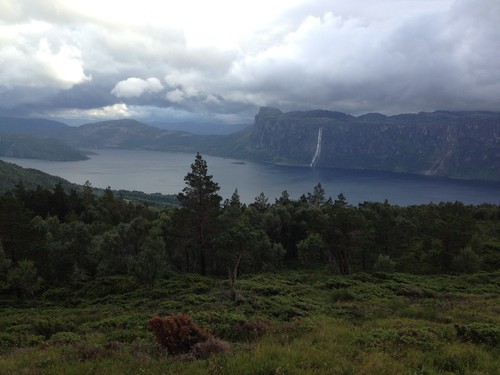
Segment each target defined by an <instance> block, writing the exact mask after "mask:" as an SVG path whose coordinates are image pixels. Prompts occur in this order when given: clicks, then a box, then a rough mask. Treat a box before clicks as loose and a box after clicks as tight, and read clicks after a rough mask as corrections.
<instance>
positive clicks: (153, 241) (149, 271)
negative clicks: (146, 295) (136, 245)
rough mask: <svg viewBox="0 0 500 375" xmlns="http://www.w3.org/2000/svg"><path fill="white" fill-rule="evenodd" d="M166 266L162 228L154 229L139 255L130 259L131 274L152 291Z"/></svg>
mask: <svg viewBox="0 0 500 375" xmlns="http://www.w3.org/2000/svg"><path fill="white" fill-rule="evenodd" d="M166 264H167V262H166V255H165V241H163V238H162V235H161V230H160V228H153V229H152V230H151V231H150V233H149V235H148V237H147V238H146V241H145V242H144V245H143V246H142V247H141V251H140V252H139V254H138V255H137V256H135V257H131V258H130V261H129V272H130V273H131V274H133V275H134V276H135V277H137V278H138V279H139V280H140V281H142V282H143V283H144V284H145V285H146V287H147V288H148V289H150V290H151V289H153V288H154V286H155V284H156V282H157V281H158V279H159V278H160V277H161V276H162V275H163V273H164V272H165V268H166Z"/></svg>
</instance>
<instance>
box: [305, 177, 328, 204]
mask: <svg viewBox="0 0 500 375" xmlns="http://www.w3.org/2000/svg"><path fill="white" fill-rule="evenodd" d="M307 201H308V202H309V204H310V205H311V206H316V207H320V206H322V205H323V204H325V202H326V198H325V189H323V186H321V183H319V182H318V184H317V185H316V186H315V187H314V191H313V193H312V194H311V193H307Z"/></svg>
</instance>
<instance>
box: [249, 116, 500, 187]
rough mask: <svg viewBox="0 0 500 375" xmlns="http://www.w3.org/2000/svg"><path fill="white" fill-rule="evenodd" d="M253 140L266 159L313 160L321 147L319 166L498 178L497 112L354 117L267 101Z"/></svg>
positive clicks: (499, 137)
mask: <svg viewBox="0 0 500 375" xmlns="http://www.w3.org/2000/svg"><path fill="white" fill-rule="evenodd" d="M320 129H321V136H320V138H321V142H318V135H319V133H320ZM249 139H250V144H251V148H252V150H253V153H254V157H255V158H257V159H259V160H261V161H268V162H275V163H286V164H295V165H310V164H311V163H312V162H313V159H314V155H315V154H316V156H317V157H316V160H315V163H314V164H315V165H316V166H319V167H337V168H353V169H374V170H388V171H396V172H409V173H419V174H429V175H441V176H450V177H458V178H476V179H490V180H500V113H493V112H444V111H438V112H433V113H419V114H415V115H411V114H409V115H397V116H389V117H388V116H383V115H380V114H368V115H364V116H359V117H354V116H350V115H346V114H343V113H339V112H329V111H311V112H289V113H283V112H281V111H279V110H277V109H272V108H262V109H261V110H260V112H259V113H258V114H257V116H255V123H254V125H253V126H252V128H251V133H250V136H249ZM318 152H319V153H318Z"/></svg>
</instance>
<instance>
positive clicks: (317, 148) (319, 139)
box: [309, 128, 323, 167]
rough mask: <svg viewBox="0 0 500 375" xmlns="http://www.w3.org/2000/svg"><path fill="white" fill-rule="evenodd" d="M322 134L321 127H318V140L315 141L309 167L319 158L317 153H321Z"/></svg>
mask: <svg viewBox="0 0 500 375" xmlns="http://www.w3.org/2000/svg"><path fill="white" fill-rule="evenodd" d="M322 134H323V128H319V130H318V142H317V143H316V152H315V153H314V156H313V158H312V161H311V164H310V165H309V166H310V167H314V165H315V164H316V162H317V161H318V159H319V154H321V135H322Z"/></svg>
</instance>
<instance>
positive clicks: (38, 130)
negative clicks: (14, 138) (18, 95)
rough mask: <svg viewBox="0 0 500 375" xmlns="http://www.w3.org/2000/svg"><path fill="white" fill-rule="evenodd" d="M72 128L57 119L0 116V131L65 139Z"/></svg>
mask: <svg viewBox="0 0 500 375" xmlns="http://www.w3.org/2000/svg"><path fill="white" fill-rule="evenodd" d="M73 130H74V128H73V127H71V126H68V125H66V124H63V123H62V122H59V121H52V120H45V119H41V118H17V117H0V132H2V133H15V134H24V135H29V136H32V137H41V138H57V139H67V138H69V137H71V134H72V133H73Z"/></svg>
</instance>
